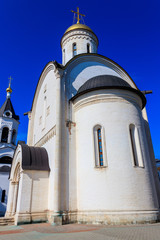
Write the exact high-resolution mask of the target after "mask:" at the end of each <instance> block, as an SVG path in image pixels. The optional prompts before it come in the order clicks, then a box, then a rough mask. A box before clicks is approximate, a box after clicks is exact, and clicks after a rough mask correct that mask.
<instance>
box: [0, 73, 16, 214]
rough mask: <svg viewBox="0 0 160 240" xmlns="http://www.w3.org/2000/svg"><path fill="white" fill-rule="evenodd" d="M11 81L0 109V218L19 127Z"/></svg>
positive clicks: (5, 200)
mask: <svg viewBox="0 0 160 240" xmlns="http://www.w3.org/2000/svg"><path fill="white" fill-rule="evenodd" d="M11 80H12V78H11V77H10V78H9V86H8V88H7V89H6V92H7V96H6V100H5V102H4V103H3V105H2V107H1V108H0V216H4V214H5V210H6V205H7V198H8V188H9V180H8V178H9V173H10V169H11V163H12V159H13V154H14V151H15V148H16V138H17V132H18V126H19V116H17V115H16V114H15V111H14V108H13V105H12V103H11V93H12V89H11Z"/></svg>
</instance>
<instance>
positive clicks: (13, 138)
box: [12, 129, 16, 145]
mask: <svg viewBox="0 0 160 240" xmlns="http://www.w3.org/2000/svg"><path fill="white" fill-rule="evenodd" d="M15 142H16V130H15V129H14V130H13V132H12V144H14V145H15Z"/></svg>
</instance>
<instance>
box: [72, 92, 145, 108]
mask: <svg viewBox="0 0 160 240" xmlns="http://www.w3.org/2000/svg"><path fill="white" fill-rule="evenodd" d="M84 95H85V96H84ZM84 95H83V96H82V97H79V99H76V100H75V101H74V103H73V106H74V109H75V111H78V110H79V109H81V108H83V107H86V106H89V105H92V104H97V103H102V102H106V103H109V102H123V103H127V104H134V105H135V106H136V107H138V108H139V109H141V107H142V103H141V99H140V97H139V96H137V95H136V94H134V93H128V94H127V93H126V91H125V93H124V92H121V93H118V92H117V93H114V92H113V93H109V92H108V93H107V91H106V94H105V93H97V91H95V92H91V93H89V94H88V93H86V94H84ZM87 95H88V96H87Z"/></svg>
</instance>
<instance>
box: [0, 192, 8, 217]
mask: <svg viewBox="0 0 160 240" xmlns="http://www.w3.org/2000/svg"><path fill="white" fill-rule="evenodd" d="M2 192H3V190H2V188H1V187H0V217H4V215H5V212H6V207H7V204H6V203H5V202H3V203H2V202H1V199H2Z"/></svg>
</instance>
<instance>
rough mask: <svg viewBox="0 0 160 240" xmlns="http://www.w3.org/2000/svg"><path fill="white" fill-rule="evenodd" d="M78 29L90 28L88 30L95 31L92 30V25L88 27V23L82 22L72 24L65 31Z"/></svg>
mask: <svg viewBox="0 0 160 240" xmlns="http://www.w3.org/2000/svg"><path fill="white" fill-rule="evenodd" d="M76 29H84V30H88V31H90V32H92V33H93V31H92V29H91V28H90V27H88V26H86V25H84V24H82V23H76V24H74V25H72V26H70V27H69V28H68V29H67V30H66V31H65V33H68V32H70V31H72V30H76Z"/></svg>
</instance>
